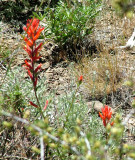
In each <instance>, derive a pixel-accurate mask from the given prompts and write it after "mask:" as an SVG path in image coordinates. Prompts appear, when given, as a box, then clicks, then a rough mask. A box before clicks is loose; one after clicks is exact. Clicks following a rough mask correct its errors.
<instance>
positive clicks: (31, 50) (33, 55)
mask: <svg viewBox="0 0 135 160" xmlns="http://www.w3.org/2000/svg"><path fill="white" fill-rule="evenodd" d="M23 29H24V31H25V32H26V34H27V36H25V37H24V41H25V43H26V45H25V47H24V50H25V51H26V52H27V53H28V55H29V59H28V60H27V59H25V65H24V66H25V68H26V70H27V72H28V75H29V77H30V79H31V81H32V83H33V88H34V93H35V97H36V100H37V104H35V103H33V102H32V101H30V105H32V106H34V107H36V108H39V109H40V111H41V113H42V109H41V106H40V103H39V100H38V97H37V81H38V73H39V70H40V69H41V64H39V65H38V66H36V65H35V64H36V61H37V60H39V59H40V56H39V51H40V50H41V47H42V45H43V43H40V44H39V45H38V46H37V44H36V40H37V39H38V38H39V36H40V34H41V32H42V31H43V30H44V28H42V27H40V26H39V20H38V19H36V18H34V19H30V20H28V21H27V24H26V26H24V27H23ZM42 116H43V113H42Z"/></svg>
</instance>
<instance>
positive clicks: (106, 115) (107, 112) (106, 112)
mask: <svg viewBox="0 0 135 160" xmlns="http://www.w3.org/2000/svg"><path fill="white" fill-rule="evenodd" d="M99 116H100V117H101V118H102V120H103V125H104V126H105V127H106V126H107V124H108V123H109V122H110V119H111V116H112V111H111V108H109V107H108V106H107V105H105V107H104V108H102V114H101V113H100V112H99ZM110 124H111V125H113V122H112V123H110Z"/></svg>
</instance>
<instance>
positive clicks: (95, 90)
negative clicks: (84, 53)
mask: <svg viewBox="0 0 135 160" xmlns="http://www.w3.org/2000/svg"><path fill="white" fill-rule="evenodd" d="M109 51H110V50H105V49H104V50H103V52H100V54H99V56H98V57H96V58H88V57H87V58H83V60H82V62H81V63H80V64H79V65H78V64H77V65H76V71H77V76H79V75H83V76H84V77H85V82H84V87H85V88H86V89H87V90H88V92H89V93H90V95H92V96H94V97H95V96H101V95H104V94H110V93H111V92H112V91H113V92H115V91H116V90H117V88H119V87H120V86H121V84H122V73H121V71H120V67H119V65H118V64H119V62H118V58H117V55H112V54H110V53H109Z"/></svg>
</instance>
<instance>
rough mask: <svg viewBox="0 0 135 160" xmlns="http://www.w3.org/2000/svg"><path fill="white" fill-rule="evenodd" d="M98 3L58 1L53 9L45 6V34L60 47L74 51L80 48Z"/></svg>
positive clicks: (91, 24) (90, 30)
mask: <svg viewBox="0 0 135 160" xmlns="http://www.w3.org/2000/svg"><path fill="white" fill-rule="evenodd" d="M99 4H100V3H99V1H98V2H95V1H93V0H86V1H83V2H78V1H74V2H72V3H71V2H70V1H68V3H67V2H63V1H59V2H58V5H57V6H56V8H55V9H51V8H46V10H45V12H46V20H47V25H48V28H47V29H48V30H47V31H46V35H47V36H48V37H51V38H53V40H54V42H55V43H57V44H58V45H59V47H60V48H62V49H68V50H71V53H72V54H73V52H74V53H75V49H76V48H79V49H80V47H81V44H82V42H83V40H84V38H85V37H86V36H87V35H89V34H90V33H91V32H92V28H93V26H94V20H95V17H96V16H97V13H98V7H99Z"/></svg>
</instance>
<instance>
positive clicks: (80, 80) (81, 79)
mask: <svg viewBox="0 0 135 160" xmlns="http://www.w3.org/2000/svg"><path fill="white" fill-rule="evenodd" d="M78 80H79V84H81V83H82V81H83V76H82V75H81V76H80V77H79V78H78Z"/></svg>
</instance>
